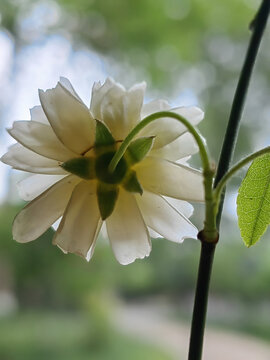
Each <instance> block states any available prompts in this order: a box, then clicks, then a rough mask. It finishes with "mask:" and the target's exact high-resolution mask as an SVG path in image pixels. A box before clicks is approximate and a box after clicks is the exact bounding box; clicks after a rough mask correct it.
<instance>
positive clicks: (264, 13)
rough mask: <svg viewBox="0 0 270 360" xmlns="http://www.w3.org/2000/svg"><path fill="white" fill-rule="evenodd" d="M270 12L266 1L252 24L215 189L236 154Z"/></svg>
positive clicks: (222, 198) (220, 208)
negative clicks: (246, 99) (243, 114)
mask: <svg viewBox="0 0 270 360" xmlns="http://www.w3.org/2000/svg"><path fill="white" fill-rule="evenodd" d="M269 11H270V0H264V1H263V2H262V4H261V7H260V8H259V10H258V12H257V15H256V16H255V18H254V21H253V22H252V31H253V33H252V36H251V39H250V44H249V47H248V51H247V54H246V58H245V61H244V65H243V68H242V71H241V74H240V78H239V81H238V85H237V88H236V92H235V95H234V100H233V104H232V109H231V113H230V118H229V122H228V126H227V130H226V134H225V137H224V142H223V146H222V150H221V154H220V159H219V163H218V168H217V174H216V178H215V183H214V187H216V186H217V184H218V183H219V181H220V180H221V178H222V177H223V176H224V175H225V174H226V173H227V171H228V169H229V166H230V162H231V159H232V156H233V153H234V149H235V144H236V140H237V136H238V130H239V125H240V120H241V115H242V110H243V106H244V102H245V98H246V94H247V90H248V86H249V82H250V77H251V74H252V70H253V67H254V64H255V59H256V56H257V53H258V49H259V46H260V43H261V39H262V36H263V32H264V29H265V26H266V23H267V19H268V15H269ZM224 194H225V190H224V192H223V196H222V197H221V201H220V205H219V212H218V215H217V224H218V226H219V223H220V218H221V213H222V208H223V201H224Z"/></svg>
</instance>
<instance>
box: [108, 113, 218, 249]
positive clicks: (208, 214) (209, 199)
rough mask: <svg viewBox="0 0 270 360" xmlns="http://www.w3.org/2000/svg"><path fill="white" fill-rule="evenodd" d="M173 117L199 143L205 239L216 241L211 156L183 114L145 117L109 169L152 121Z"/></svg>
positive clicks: (125, 141)
mask: <svg viewBox="0 0 270 360" xmlns="http://www.w3.org/2000/svg"><path fill="white" fill-rule="evenodd" d="M164 117H167V118H173V119H175V120H177V121H179V122H181V123H182V124H183V125H185V127H186V128H187V130H188V131H189V132H190V133H191V134H192V135H193V137H194V139H195V141H196V143H197V144H198V147H199V150H200V156H201V160H202V166H203V175H204V191H205V205H206V207H205V222H204V238H205V239H204V240H205V241H207V242H214V241H216V238H217V232H216V222H215V216H214V206H213V204H214V198H213V190H212V185H213V177H214V171H213V169H212V168H211V165H210V161H209V156H208V154H207V150H206V147H205V145H204V141H203V139H202V138H201V136H200V134H199V133H198V131H197V130H196V129H195V128H194V126H193V125H191V124H190V122H189V121H188V120H186V119H185V118H184V117H183V116H181V115H178V114H176V113H173V112H170V111H160V112H156V113H154V114H151V115H149V116H147V117H146V118H145V119H143V120H142V121H141V122H140V123H139V124H138V125H137V126H135V127H134V128H133V129H132V130H131V132H130V133H129V134H128V136H127V137H126V138H125V140H124V141H123V143H122V144H121V146H120V148H119V149H118V151H117V152H116V153H115V155H114V157H113V158H112V160H111V163H110V165H109V171H111V172H113V171H114V169H115V168H116V166H117V164H118V162H119V161H120V159H121V158H122V156H123V155H124V153H125V151H126V149H127V148H128V146H129V144H130V143H131V141H132V139H133V138H134V137H135V136H136V135H137V134H138V133H139V132H140V131H141V130H142V129H143V128H144V127H145V126H147V125H148V124H150V123H151V122H153V121H155V120H158V119H160V118H164Z"/></svg>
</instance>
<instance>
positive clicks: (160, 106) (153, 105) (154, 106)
mask: <svg viewBox="0 0 270 360" xmlns="http://www.w3.org/2000/svg"><path fill="white" fill-rule="evenodd" d="M170 108H171V106H170V104H169V103H168V101H167V100H153V101H150V102H149V103H147V104H144V105H143V107H142V111H141V118H142V119H144V118H145V117H146V116H148V115H151V114H153V113H155V112H158V111H167V110H170Z"/></svg>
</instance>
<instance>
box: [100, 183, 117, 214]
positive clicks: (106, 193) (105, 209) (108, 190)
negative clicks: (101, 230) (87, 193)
mask: <svg viewBox="0 0 270 360" xmlns="http://www.w3.org/2000/svg"><path fill="white" fill-rule="evenodd" d="M118 193H119V188H118V186H114V185H109V184H104V183H102V182H99V183H98V185H97V198H98V207H99V211H100V215H101V218H102V220H105V219H107V218H108V217H109V216H110V215H111V213H112V212H113V209H114V207H115V204H116V200H117V197H118Z"/></svg>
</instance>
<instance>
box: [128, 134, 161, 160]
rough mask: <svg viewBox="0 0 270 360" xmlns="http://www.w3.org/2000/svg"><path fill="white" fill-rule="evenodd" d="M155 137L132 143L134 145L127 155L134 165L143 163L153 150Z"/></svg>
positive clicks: (142, 138)
mask: <svg viewBox="0 0 270 360" xmlns="http://www.w3.org/2000/svg"><path fill="white" fill-rule="evenodd" d="M154 139H155V137H154V136H149V137H141V138H139V139H136V140H134V141H132V143H131V144H130V145H129V147H128V148H127V153H128V157H129V161H130V162H131V163H132V164H135V163H137V162H139V161H141V160H142V159H143V158H144V157H145V156H146V155H147V154H148V152H149V151H150V150H151V148H152V145H153V142H154Z"/></svg>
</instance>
